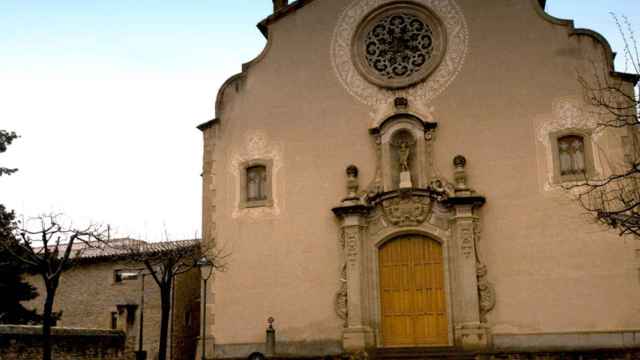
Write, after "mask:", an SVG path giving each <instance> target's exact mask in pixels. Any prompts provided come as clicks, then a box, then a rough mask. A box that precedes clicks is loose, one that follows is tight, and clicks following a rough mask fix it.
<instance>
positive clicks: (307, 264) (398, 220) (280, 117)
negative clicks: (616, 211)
mask: <svg viewBox="0 0 640 360" xmlns="http://www.w3.org/2000/svg"><path fill="white" fill-rule="evenodd" d="M544 5H545V4H544V1H541V0H515V1H514V0H487V1H477V0H406V1H396V0H344V1H331V0H314V1H312V0H298V1H296V2H293V3H291V4H288V3H287V1H276V0H274V13H273V14H272V15H270V16H268V17H267V18H266V19H265V20H263V21H262V22H261V23H260V24H259V25H258V27H259V29H260V30H261V31H262V32H263V34H264V35H265V37H266V38H267V40H268V41H267V45H266V47H265V49H264V50H263V52H262V53H261V54H260V55H259V56H258V57H257V58H256V59H254V60H253V61H251V62H249V63H247V64H244V65H243V71H242V73H240V74H237V75H235V76H233V77H231V78H230V79H229V80H228V81H227V82H226V83H225V84H224V85H223V86H222V87H221V89H220V91H219V93H218V96H217V99H216V103H215V106H216V107H215V112H216V115H215V118H214V119H213V120H211V121H209V122H206V123H204V124H202V125H200V126H199V129H200V130H202V132H203V137H204V156H203V161H204V163H203V239H204V240H203V241H208V242H210V243H211V244H210V245H215V246H216V247H217V248H219V249H222V251H223V252H227V253H229V256H228V258H227V260H226V261H227V270H226V271H225V272H218V273H216V274H215V275H214V277H213V279H212V280H211V281H209V284H208V288H207V289H205V290H204V291H206V292H207V301H206V304H204V305H203V306H204V311H203V314H204V316H205V317H206V324H207V325H206V329H205V333H204V334H201V335H203V336H204V338H205V339H206V348H207V350H206V355H207V357H209V358H234V357H235V358H237V357H246V356H248V355H249V354H251V353H254V352H261V353H265V352H269V349H268V348H267V347H266V345H265V330H266V329H267V326H268V323H267V319H269V318H273V319H274V322H273V327H274V328H275V331H276V339H277V340H276V349H275V352H276V354H279V355H285V356H286V355H292V356H303V355H304V356H307V355H332V354H341V353H345V352H349V353H357V352H361V351H368V350H371V349H386V348H430V347H433V348H454V349H459V350H469V351H501V350H505V351H506V350H509V349H513V350H518V351H520V350H522V351H525V350H526V351H538V350H540V351H546V350H553V349H586V350H588V349H596V348H611V349H616V348H626V347H634V346H638V345H640V308H639V307H638V306H637V299H638V298H640V281H639V280H638V268H640V257H639V256H638V254H640V247H638V245H637V244H636V243H635V242H633V241H630V240H625V239H624V238H620V237H619V236H618V234H617V233H616V232H615V231H610V230H608V229H607V228H603V227H602V225H600V224H596V223H594V222H593V221H590V218H589V216H588V215H586V214H585V210H584V209H583V208H582V207H581V206H580V205H579V204H578V203H577V202H576V201H575V200H574V199H573V198H572V196H571V192H570V191H568V190H567V189H566V188H567V186H570V185H571V184H573V183H575V182H576V181H578V180H580V179H584V178H587V179H591V178H597V177H602V176H605V175H606V174H607V173H608V172H609V171H611V169H612V168H613V167H615V166H616V165H618V164H621V163H623V162H624V161H625V159H627V160H628V157H629V156H632V154H629V153H628V150H627V148H628V144H629V143H634V142H635V141H636V133H635V132H634V131H631V130H628V129H626V128H625V129H609V130H603V131H600V130H598V123H599V121H600V120H601V119H600V117H599V116H601V115H598V114H596V113H595V112H594V111H591V109H590V105H589V104H587V103H586V101H585V98H584V84H581V82H580V81H578V79H579V78H586V79H587V80H588V79H589V78H590V76H592V75H593V74H594V73H598V74H599V73H604V74H606V77H607V79H608V80H610V81H612V82H615V83H616V84H619V86H620V88H621V89H624V91H626V92H627V93H628V94H633V88H634V86H635V84H636V83H637V81H638V77H637V76H635V75H629V74H623V73H618V72H616V71H615V70H614V68H613V56H614V54H613V53H612V51H611V49H610V47H609V45H608V43H607V42H606V40H605V39H603V38H602V36H600V35H599V34H597V33H595V32H592V31H590V30H584V29H575V28H574V26H573V22H572V21H570V20H562V19H557V18H554V17H552V16H550V15H549V14H547V13H546V12H545V11H544Z"/></svg>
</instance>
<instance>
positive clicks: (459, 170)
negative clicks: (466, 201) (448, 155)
mask: <svg viewBox="0 0 640 360" xmlns="http://www.w3.org/2000/svg"><path fill="white" fill-rule="evenodd" d="M466 165H467V159H466V158H465V157H464V156H462V155H458V156H456V157H455V158H453V166H455V167H456V169H455V170H454V174H453V178H454V180H455V182H456V190H460V191H465V190H469V187H468V186H467V172H466V171H465V166H466Z"/></svg>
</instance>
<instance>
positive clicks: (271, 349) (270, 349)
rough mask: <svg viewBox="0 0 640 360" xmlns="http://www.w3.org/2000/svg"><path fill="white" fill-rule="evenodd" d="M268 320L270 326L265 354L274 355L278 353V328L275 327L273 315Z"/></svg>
mask: <svg viewBox="0 0 640 360" xmlns="http://www.w3.org/2000/svg"><path fill="white" fill-rule="evenodd" d="M267 321H268V322H269V327H267V339H266V347H265V355H267V356H273V355H275V354H276V329H274V328H273V322H274V321H275V319H274V318H273V317H269V319H267Z"/></svg>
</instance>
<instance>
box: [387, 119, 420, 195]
mask: <svg viewBox="0 0 640 360" xmlns="http://www.w3.org/2000/svg"><path fill="white" fill-rule="evenodd" d="M393 137H394V139H393V141H392V142H391V144H392V145H393V146H395V147H396V148H397V153H396V154H397V161H398V171H399V177H400V182H399V187H400V188H410V187H413V185H412V182H411V164H410V160H411V147H412V146H413V145H414V144H415V140H414V138H413V136H412V135H411V133H410V132H408V131H406V130H402V131H399V132H397V133H396V134H394V136H393Z"/></svg>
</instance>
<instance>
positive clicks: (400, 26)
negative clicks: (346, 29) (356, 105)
mask: <svg viewBox="0 0 640 360" xmlns="http://www.w3.org/2000/svg"><path fill="white" fill-rule="evenodd" d="M352 44H353V45H352V46H353V47H352V52H353V55H354V56H353V59H354V60H355V61H354V65H355V66H356V68H357V69H358V71H359V72H360V74H361V75H363V76H364V78H365V79H366V80H368V81H369V82H371V83H373V84H374V85H377V86H380V87H382V88H392V89H399V88H405V87H409V86H411V85H414V84H416V83H418V82H421V81H423V80H425V79H426V78H427V76H428V75H429V74H430V73H431V72H433V71H434V70H435V69H436V68H437V67H438V65H439V64H440V61H441V60H442V57H443V56H444V53H445V48H446V31H445V29H444V27H443V26H442V22H441V21H440V19H439V18H438V17H437V16H435V15H434V14H433V13H432V12H431V10H429V9H428V8H426V7H423V6H420V5H418V4H413V3H393V4H390V5H385V6H381V7H379V8H378V9H376V10H374V11H372V12H371V13H370V14H369V15H368V16H367V17H365V19H364V20H363V21H362V22H361V23H360V26H359V27H358V29H357V31H356V34H355V37H354V39H353V43H352Z"/></svg>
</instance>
